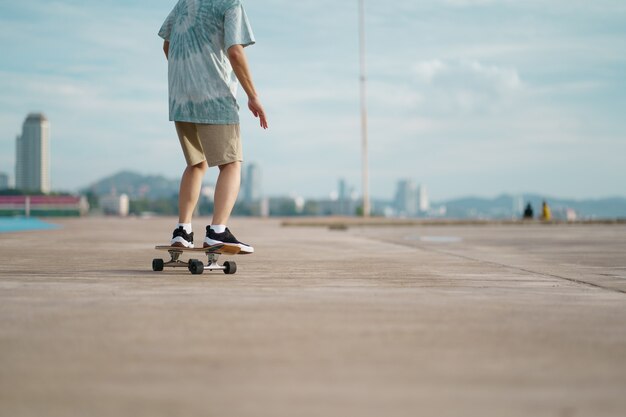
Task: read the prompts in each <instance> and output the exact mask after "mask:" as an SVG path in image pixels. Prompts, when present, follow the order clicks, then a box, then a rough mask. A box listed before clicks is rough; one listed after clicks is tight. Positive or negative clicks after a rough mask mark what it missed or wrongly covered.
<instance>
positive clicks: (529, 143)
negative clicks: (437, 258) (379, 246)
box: [0, 0, 626, 200]
mask: <svg viewBox="0 0 626 417" xmlns="http://www.w3.org/2000/svg"><path fill="white" fill-rule="evenodd" d="M174 3H175V2H174V1H163V0H159V1H153V2H150V3H148V2H145V1H139V2H134V3H133V4H132V5H129V4H127V3H125V2H121V1H104V2H92V1H87V2H80V3H79V2H74V1H58V2H44V1H40V0H33V1H30V2H27V3H6V4H3V5H1V6H0V23H2V25H0V27H1V28H0V39H2V40H3V41H4V44H5V45H7V52H6V59H4V60H3V61H2V63H1V64H0V73H1V74H2V77H0V88H2V91H3V95H2V97H1V98H0V172H5V173H13V172H14V161H13V156H14V138H15V135H16V134H18V133H19V129H20V124H21V122H22V120H23V118H24V115H25V114H27V113H30V112H32V111H42V112H45V113H46V114H47V115H48V116H49V117H50V118H51V119H52V120H54V122H55V131H54V133H55V141H54V144H53V148H52V149H51V156H52V177H53V183H52V188H53V189H54V190H76V189H77V188H79V187H82V186H84V185H86V184H87V183H89V182H91V181H95V180H97V179H98V178H102V177H103V176H105V175H108V174H111V173H113V172H116V171H119V170H123V169H128V168H133V169H138V170H139V171H141V172H142V173H152V174H161V175H164V176H166V177H168V178H175V177H177V176H180V173H181V172H182V169H183V168H184V159H183V158H182V155H181V152H180V149H179V146H178V142H177V139H176V135H175V132H174V129H173V126H172V124H171V123H169V122H168V121H167V85H166V73H165V71H166V66H165V60H164V58H163V56H162V51H161V48H160V47H161V45H160V42H159V39H158V38H157V37H156V34H155V32H156V31H157V30H158V27H159V25H160V24H161V23H162V20H163V19H164V17H165V16H166V15H167V13H168V12H169V10H170V9H171V7H172V6H173V4H174ZM330 5H333V10H335V11H336V12H335V13H333V14H332V15H328V16H327V15H324V14H319V13H315V10H319V8H320V7H325V6H330ZM246 6H247V8H248V14H249V17H250V19H251V21H252V25H253V28H254V30H255V34H256V36H257V40H258V44H257V45H254V46H253V47H251V48H249V49H248V52H249V56H250V61H251V65H252V69H253V75H254V77H255V80H256V82H257V84H258V85H259V90H260V92H261V97H262V98H263V99H264V100H265V104H266V107H267V111H268V113H269V116H270V130H269V131H268V132H261V131H260V130H258V128H257V126H256V123H255V121H254V120H253V119H252V117H251V116H250V115H248V114H247V113H246V112H245V103H244V105H242V117H241V119H242V132H243V136H244V149H245V159H246V160H249V161H252V160H254V161H257V162H258V163H259V164H260V165H261V166H262V167H263V180H264V184H263V185H264V189H265V191H266V193H267V194H271V195H288V194H290V193H294V192H295V193H299V194H301V195H304V196H321V195H327V193H328V192H329V190H332V189H333V188H334V186H335V184H336V182H337V180H338V178H345V179H346V181H347V182H348V183H350V184H354V185H357V184H360V180H359V179H360V155H359V146H360V142H359V140H360V138H359V120H358V118H359V108H358V56H357V52H358V50H357V46H358V38H357V4H356V1H355V2H346V3H340V4H335V3H331V2H329V1H327V0H321V3H319V2H318V4H316V5H313V4H308V3H291V2H286V1H279V0H273V1H269V2H265V3H264V4H263V5H261V4H258V3H255V2H247V3H246ZM365 11H366V29H367V41H368V50H367V56H366V59H367V64H368V75H369V80H370V89H369V92H370V97H369V115H370V146H371V150H370V163H371V165H370V167H371V194H372V196H373V197H379V198H392V196H393V193H394V191H395V190H394V186H395V183H396V181H397V180H398V179H400V178H413V179H415V180H416V181H419V182H423V183H425V184H428V187H429V191H430V194H431V195H430V198H431V199H433V200H441V199H446V198H451V197H454V196H464V195H491V196H493V195H498V194H500V193H512V194H523V193H528V192H537V193H542V194H546V195H555V196H560V197H573V198H593V197H603V196H612V195H619V196H624V195H625V193H626V191H624V187H623V185H622V181H621V178H624V177H626V167H625V166H624V165H625V164H623V156H622V155H624V154H626V140H625V137H626V126H625V125H624V122H623V121H622V119H621V111H620V109H621V108H623V107H624V104H625V103H624V101H625V97H626V85H625V84H624V80H623V76H622V75H621V74H622V68H623V67H624V60H626V58H625V57H624V56H623V54H622V53H621V47H620V46H621V45H623V43H624V40H626V29H625V27H626V25H625V24H624V23H625V22H626V5H623V4H622V3H620V2H618V1H606V0H604V1H599V2H595V3H593V4H587V3H585V2H565V1H561V0H557V1H554V2H550V4H544V3H541V2H537V1H529V2H524V3H523V4H515V2H508V1H488V0H481V1H469V0H464V1H458V0H441V1H434V0H430V1H424V2H420V3H419V4H415V2H410V1H399V2H397V3H396V4H395V8H394V9H393V10H390V9H389V8H388V7H386V6H385V5H384V4H377V3H375V2H371V1H369V2H368V1H366V2H365ZM111 28H115V31H113V32H112V31H111ZM284 33H289V34H290V36H289V37H285V36H284ZM590 57H591V59H590ZM303 77H304V78H303ZM303 79H306V83H305V82H303ZM239 97H240V99H241V98H242V95H241V92H240V95H239ZM215 175H216V173H215V172H213V173H211V174H209V176H208V177H207V181H211V176H215ZM357 192H358V193H360V186H358V187H357Z"/></svg>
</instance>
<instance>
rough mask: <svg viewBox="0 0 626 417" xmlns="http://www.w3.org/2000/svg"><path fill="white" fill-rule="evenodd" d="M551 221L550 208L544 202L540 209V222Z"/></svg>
mask: <svg viewBox="0 0 626 417" xmlns="http://www.w3.org/2000/svg"><path fill="white" fill-rule="evenodd" d="M551 219H552V213H551V212H550V206H548V203H546V201H545V200H544V201H543V205H542V208H541V220H543V221H546V222H549V221H550V220H551Z"/></svg>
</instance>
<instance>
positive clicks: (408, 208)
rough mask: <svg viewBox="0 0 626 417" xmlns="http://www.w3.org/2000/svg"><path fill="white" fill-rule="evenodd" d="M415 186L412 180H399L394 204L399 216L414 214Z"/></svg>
mask: <svg viewBox="0 0 626 417" xmlns="http://www.w3.org/2000/svg"><path fill="white" fill-rule="evenodd" d="M417 197H418V196H417V187H416V186H415V182H414V181H413V180H400V181H398V186H397V189H396V198H395V203H396V204H395V206H396V211H397V212H398V214H399V215H400V216H415V215H417V212H418V201H417Z"/></svg>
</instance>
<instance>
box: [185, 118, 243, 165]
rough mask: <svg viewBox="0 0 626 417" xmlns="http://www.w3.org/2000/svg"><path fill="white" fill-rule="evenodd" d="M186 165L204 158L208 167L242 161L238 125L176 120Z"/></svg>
mask: <svg viewBox="0 0 626 417" xmlns="http://www.w3.org/2000/svg"><path fill="white" fill-rule="evenodd" d="M175 124H176V133H178V139H179V140H180V145H181V146H182V148H183V153H184V154H185V160H186V161H187V165H197V164H199V163H201V162H202V161H204V160H206V161H207V164H209V166H210V167H214V166H218V165H224V164H229V163H231V162H235V161H243V151H242V149H241V136H240V134H239V125H207V124H199V123H188V122H176V123H175Z"/></svg>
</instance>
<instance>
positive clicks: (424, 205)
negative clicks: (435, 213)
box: [417, 184, 430, 213]
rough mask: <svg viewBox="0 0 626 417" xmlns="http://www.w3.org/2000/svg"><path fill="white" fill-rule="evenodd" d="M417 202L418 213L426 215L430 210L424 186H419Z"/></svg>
mask: <svg viewBox="0 0 626 417" xmlns="http://www.w3.org/2000/svg"><path fill="white" fill-rule="evenodd" d="M417 200H418V207H419V211H420V213H426V212H427V211H428V210H430V201H429V200H428V190H427V189H426V186H424V185H422V184H420V186H419V188H418V190H417Z"/></svg>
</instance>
